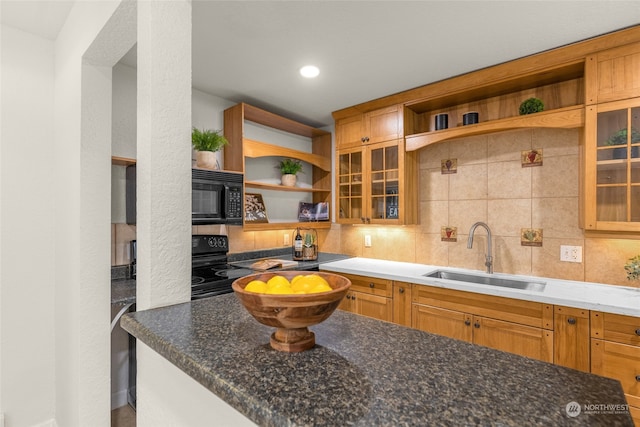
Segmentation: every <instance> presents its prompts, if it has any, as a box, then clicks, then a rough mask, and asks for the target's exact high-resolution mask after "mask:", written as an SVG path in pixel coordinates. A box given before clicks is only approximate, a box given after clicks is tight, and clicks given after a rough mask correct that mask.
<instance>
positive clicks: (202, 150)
mask: <svg viewBox="0 0 640 427" xmlns="http://www.w3.org/2000/svg"><path fill="white" fill-rule="evenodd" d="M228 143H229V141H227V138H225V137H224V135H221V134H220V131H219V130H206V129H203V130H200V129H198V128H196V127H194V128H193V129H192V131H191V144H192V145H193V148H194V149H195V150H196V166H197V167H199V168H205V169H220V165H219V164H218V161H217V160H216V157H215V154H214V153H215V152H216V151H220V150H221V149H222V147H224V146H225V145H227V144H228Z"/></svg>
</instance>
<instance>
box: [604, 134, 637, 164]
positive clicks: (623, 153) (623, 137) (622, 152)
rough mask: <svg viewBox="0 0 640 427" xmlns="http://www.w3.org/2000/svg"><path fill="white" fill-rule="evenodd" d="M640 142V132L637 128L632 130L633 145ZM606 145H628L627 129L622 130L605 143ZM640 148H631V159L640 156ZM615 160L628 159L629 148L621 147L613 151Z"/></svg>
mask: <svg viewBox="0 0 640 427" xmlns="http://www.w3.org/2000/svg"><path fill="white" fill-rule="evenodd" d="M638 142H640V132H638V131H637V130H636V129H635V128H631V143H632V144H635V143H638ZM605 144H606V145H609V146H617V145H627V128H622V129H620V130H619V131H617V132H616V133H614V134H613V135H611V137H610V138H609V139H607V141H606V142H605ZM639 151H640V150H639V149H638V147H631V157H638V156H639V154H640V153H639ZM613 158H614V159H626V158H627V147H620V148H614V149H613Z"/></svg>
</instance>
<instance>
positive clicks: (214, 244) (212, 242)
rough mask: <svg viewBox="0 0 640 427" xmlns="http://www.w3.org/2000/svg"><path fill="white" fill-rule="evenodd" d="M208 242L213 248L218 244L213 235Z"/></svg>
mask: <svg viewBox="0 0 640 427" xmlns="http://www.w3.org/2000/svg"><path fill="white" fill-rule="evenodd" d="M207 243H209V246H210V247H212V248H215V247H216V246H217V244H216V239H215V238H213V237H211V238H210V239H209V241H208V242H207Z"/></svg>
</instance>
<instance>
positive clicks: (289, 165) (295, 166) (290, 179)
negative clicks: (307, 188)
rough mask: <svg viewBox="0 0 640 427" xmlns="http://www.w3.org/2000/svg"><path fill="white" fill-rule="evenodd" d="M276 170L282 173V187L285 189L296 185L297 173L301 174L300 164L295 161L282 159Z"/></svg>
mask: <svg viewBox="0 0 640 427" xmlns="http://www.w3.org/2000/svg"><path fill="white" fill-rule="evenodd" d="M277 167H278V169H280V172H281V173H282V178H281V181H282V185H284V186H286V187H293V186H295V185H296V181H297V179H298V177H297V176H296V175H297V174H298V173H299V172H300V173H302V163H301V162H300V160H296V159H283V160H282V161H281V162H280V163H278V166H277Z"/></svg>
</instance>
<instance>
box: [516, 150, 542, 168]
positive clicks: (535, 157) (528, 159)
mask: <svg viewBox="0 0 640 427" xmlns="http://www.w3.org/2000/svg"><path fill="white" fill-rule="evenodd" d="M521 160H522V167H523V168H529V167H533V166H542V148H536V149H534V150H529V151H522V154H521Z"/></svg>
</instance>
